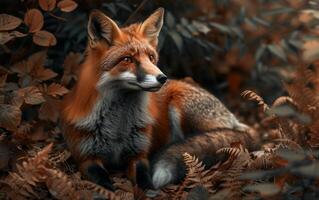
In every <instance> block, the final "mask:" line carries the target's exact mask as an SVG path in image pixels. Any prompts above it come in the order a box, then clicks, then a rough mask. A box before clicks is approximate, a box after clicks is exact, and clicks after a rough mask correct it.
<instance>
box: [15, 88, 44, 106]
mask: <svg viewBox="0 0 319 200" xmlns="http://www.w3.org/2000/svg"><path fill="white" fill-rule="evenodd" d="M18 94H20V96H22V97H23V99H24V101H25V103H27V104H31V105H37V104H41V103H43V102H45V99H44V97H43V95H42V93H41V92H40V90H39V89H38V88H37V87H35V86H30V87H26V88H22V89H20V90H18Z"/></svg>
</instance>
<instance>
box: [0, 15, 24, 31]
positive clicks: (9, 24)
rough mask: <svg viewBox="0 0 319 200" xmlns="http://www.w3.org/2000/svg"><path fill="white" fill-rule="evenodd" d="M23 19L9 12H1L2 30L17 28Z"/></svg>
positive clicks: (0, 26)
mask: <svg viewBox="0 0 319 200" xmlns="http://www.w3.org/2000/svg"><path fill="white" fill-rule="evenodd" d="M21 23H22V20H21V19H19V18H17V17H15V16H12V15H8V14H0V31H10V30H13V29H15V28H17V27H18V26H19V25H20V24H21Z"/></svg>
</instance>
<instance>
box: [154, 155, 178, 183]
mask: <svg viewBox="0 0 319 200" xmlns="http://www.w3.org/2000/svg"><path fill="white" fill-rule="evenodd" d="M173 178H174V176H173V167H172V165H171V164H170V163H168V162H166V161H159V162H158V163H156V164H155V167H154V172H153V176H152V182H153V186H154V188H156V189H158V188H161V187H163V186H164V185H166V184H168V183H170V182H171V181H172V180H173Z"/></svg>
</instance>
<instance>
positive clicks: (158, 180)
mask: <svg viewBox="0 0 319 200" xmlns="http://www.w3.org/2000/svg"><path fill="white" fill-rule="evenodd" d="M233 142H240V143H241V144H242V145H244V146H245V147H246V148H247V149H249V150H255V149H257V147H258V145H260V136H259V134H257V133H256V132H255V131H252V130H249V131H246V132H244V131H238V130H233V129H225V128H222V129H216V130H213V131H211V132H208V133H204V134H200V135H196V136H193V137H190V138H188V139H186V140H185V141H183V142H181V143H177V144H176V143H175V144H172V145H170V146H168V147H167V148H165V149H164V150H163V151H161V152H160V153H159V154H158V155H157V156H156V157H155V159H153V162H152V182H153V186H154V187H155V188H160V187H162V186H164V185H167V184H169V183H177V182H179V181H180V180H181V179H182V178H184V176H185V174H186V169H185V164H184V161H183V153H185V152H187V153H189V154H191V155H194V156H196V157H197V158H198V159H199V160H201V161H202V162H203V163H204V164H205V166H206V167H207V168H209V167H210V166H212V165H213V164H216V163H217V162H218V160H219V159H218V157H217V155H216V151H217V150H218V149H220V148H223V147H229V146H230V145H231V143H233Z"/></svg>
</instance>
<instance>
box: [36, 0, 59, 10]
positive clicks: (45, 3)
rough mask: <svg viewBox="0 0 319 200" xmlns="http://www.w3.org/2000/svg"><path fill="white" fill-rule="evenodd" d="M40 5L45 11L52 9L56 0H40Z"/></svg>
mask: <svg viewBox="0 0 319 200" xmlns="http://www.w3.org/2000/svg"><path fill="white" fill-rule="evenodd" d="M39 5H40V7H41V8H42V9H43V10H45V11H52V10H53V9H54V8H55V5H56V0H39Z"/></svg>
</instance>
